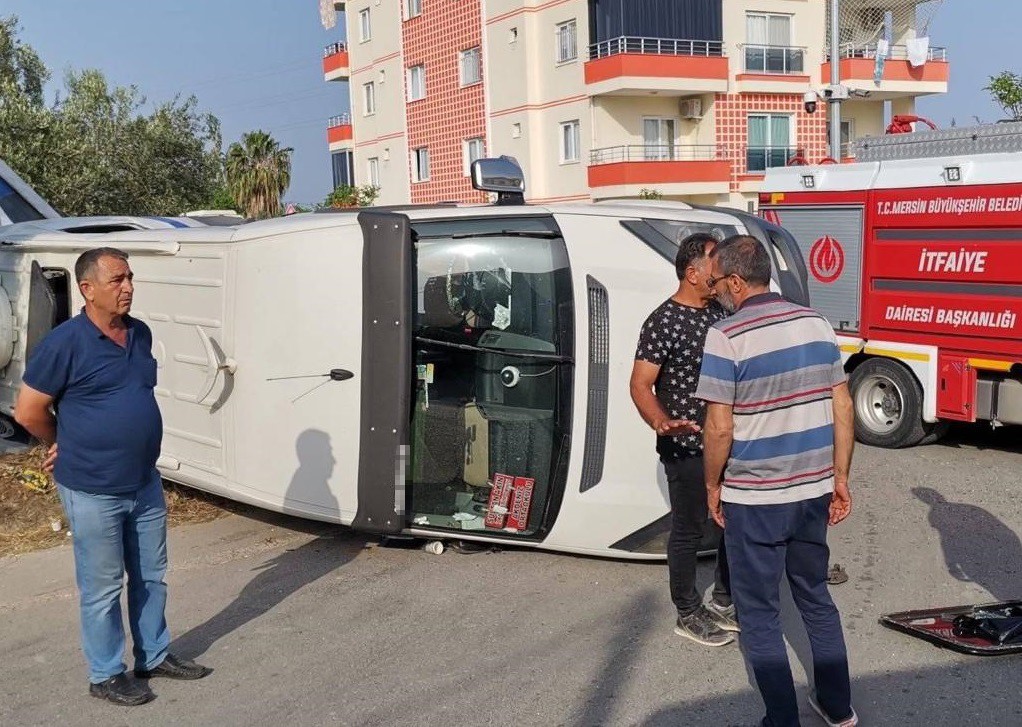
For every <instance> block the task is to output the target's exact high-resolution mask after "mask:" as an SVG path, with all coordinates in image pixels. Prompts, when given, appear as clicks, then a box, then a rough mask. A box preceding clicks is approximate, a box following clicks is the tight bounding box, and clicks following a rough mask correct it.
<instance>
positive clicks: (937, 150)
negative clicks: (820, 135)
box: [853, 121, 1022, 162]
mask: <svg viewBox="0 0 1022 727" xmlns="http://www.w3.org/2000/svg"><path fill="white" fill-rule="evenodd" d="M853 146H854V147H855V161H857V162H885V161H894V160H898V159H925V158H929V157H948V156H963V155H966V154H1003V153H1006V152H1015V151H1022V121H1010V122H1002V123H999V124H986V125H983V126H967V127H966V126H962V127H955V128H952V129H943V130H941V131H917V132H914V133H910V134H887V135H885V136H866V137H863V138H861V139H859V140H858V141H856V142H853Z"/></svg>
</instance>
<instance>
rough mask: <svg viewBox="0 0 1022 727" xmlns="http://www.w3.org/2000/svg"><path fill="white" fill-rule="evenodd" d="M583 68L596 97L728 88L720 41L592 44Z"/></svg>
mask: <svg viewBox="0 0 1022 727" xmlns="http://www.w3.org/2000/svg"><path fill="white" fill-rule="evenodd" d="M584 71H585V81H586V86H587V88H588V91H589V94H590V95H592V96H599V95H609V94H616V95H623V96H626V95H631V96H635V95H645V94H650V93H657V94H660V95H665V96H682V95H690V94H696V93H725V92H727V81H728V66H727V58H726V57H725V56H724V44H723V43H722V42H720V41H717V40H674V39H667V38H635V37H620V38H612V39H611V40H605V41H602V42H600V43H594V44H593V45H591V46H589V61H588V62H586V64H585V69H584Z"/></svg>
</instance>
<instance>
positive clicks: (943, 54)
mask: <svg viewBox="0 0 1022 727" xmlns="http://www.w3.org/2000/svg"><path fill="white" fill-rule="evenodd" d="M840 51H841V54H840V55H841V57H842V58H868V59H869V60H875V59H876V57H877V49H876V45H875V44H874V45H872V46H866V45H857V44H855V43H844V44H842V45H841V46H840ZM824 53H825V55H824V59H829V58H830V51H829V50H825V51H824ZM887 58H888V59H890V60H895V61H904V60H908V47H907V46H904V45H892V46H891V49H890V52H889V53H888V54H887ZM926 60H928V61H943V62H947V48H942V47H940V46H931V47H930V48H928V49H927V51H926Z"/></svg>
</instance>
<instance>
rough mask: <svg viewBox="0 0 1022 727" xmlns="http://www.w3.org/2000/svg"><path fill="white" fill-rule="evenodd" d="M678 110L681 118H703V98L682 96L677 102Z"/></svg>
mask: <svg viewBox="0 0 1022 727" xmlns="http://www.w3.org/2000/svg"><path fill="white" fill-rule="evenodd" d="M678 112H679V113H680V114H681V118H683V119H701V118H703V100H702V99H701V98H683V99H681V101H679V102H678Z"/></svg>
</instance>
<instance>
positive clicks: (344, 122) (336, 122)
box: [326, 114, 351, 129]
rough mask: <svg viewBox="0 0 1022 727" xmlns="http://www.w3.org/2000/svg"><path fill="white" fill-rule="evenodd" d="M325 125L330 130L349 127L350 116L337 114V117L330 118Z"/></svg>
mask: <svg viewBox="0 0 1022 727" xmlns="http://www.w3.org/2000/svg"><path fill="white" fill-rule="evenodd" d="M326 125H327V126H328V127H330V128H331V129H332V128H333V127H335V126H350V125H351V114H338V115H337V116H331V117H330V120H329V121H327V122H326Z"/></svg>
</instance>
